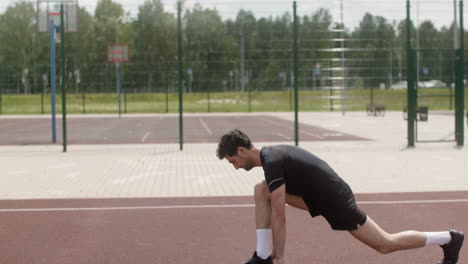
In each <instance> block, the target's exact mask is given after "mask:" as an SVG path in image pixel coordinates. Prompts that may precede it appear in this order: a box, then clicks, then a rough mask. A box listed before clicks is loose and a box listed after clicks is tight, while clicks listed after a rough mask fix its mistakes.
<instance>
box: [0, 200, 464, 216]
mask: <svg viewBox="0 0 468 264" xmlns="http://www.w3.org/2000/svg"><path fill="white" fill-rule="evenodd" d="M431 203H468V199H448V200H407V201H362V202H358V204H431ZM254 206H255V204H211V205H209V204H208V205H167V206H164V205H163V206H116V207H81V208H80V207H77V208H21V209H0V213H1V212H54V211H113V210H154V209H203V208H242V207H254Z"/></svg>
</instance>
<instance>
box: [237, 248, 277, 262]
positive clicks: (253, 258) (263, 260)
mask: <svg viewBox="0 0 468 264" xmlns="http://www.w3.org/2000/svg"><path fill="white" fill-rule="evenodd" d="M242 264H273V260H271V257H270V256H268V258H267V259H262V258H261V257H259V256H257V251H255V252H254V254H253V256H252V257H251V258H250V259H249V260H247V261H246V262H243V263H242Z"/></svg>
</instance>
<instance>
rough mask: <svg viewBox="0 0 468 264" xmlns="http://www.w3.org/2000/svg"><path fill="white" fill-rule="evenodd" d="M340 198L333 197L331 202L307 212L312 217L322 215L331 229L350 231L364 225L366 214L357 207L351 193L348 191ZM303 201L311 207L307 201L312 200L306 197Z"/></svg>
mask: <svg viewBox="0 0 468 264" xmlns="http://www.w3.org/2000/svg"><path fill="white" fill-rule="evenodd" d="M340 198H341V199H340ZM340 198H337V197H335V199H334V200H333V202H332V203H329V204H327V205H324V206H322V208H320V209H319V208H317V210H309V213H310V214H311V215H312V217H315V216H317V215H322V216H323V217H324V218H325V219H326V220H327V222H328V223H329V224H330V226H331V228H332V229H333V230H346V231H352V230H356V229H357V228H358V225H360V226H362V225H364V223H365V222H366V220H367V215H366V214H365V213H364V212H363V211H361V210H360V209H359V208H358V206H357V204H356V201H355V200H354V195H353V193H352V192H350V193H349V194H346V195H345V196H343V197H340ZM304 201H305V202H306V204H307V206H308V207H309V208H313V207H311V206H309V202H310V203H313V201H311V200H310V199H307V198H304Z"/></svg>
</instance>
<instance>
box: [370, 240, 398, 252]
mask: <svg viewBox="0 0 468 264" xmlns="http://www.w3.org/2000/svg"><path fill="white" fill-rule="evenodd" d="M373 248H374V249H375V250H377V251H378V252H379V253H381V254H389V253H392V252H394V251H396V247H395V245H394V243H392V241H386V242H385V243H382V244H380V245H378V246H375V247H373Z"/></svg>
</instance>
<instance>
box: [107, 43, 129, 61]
mask: <svg viewBox="0 0 468 264" xmlns="http://www.w3.org/2000/svg"><path fill="white" fill-rule="evenodd" d="M107 62H109V63H112V62H113V63H115V64H120V63H122V62H128V44H109V45H107Z"/></svg>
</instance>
